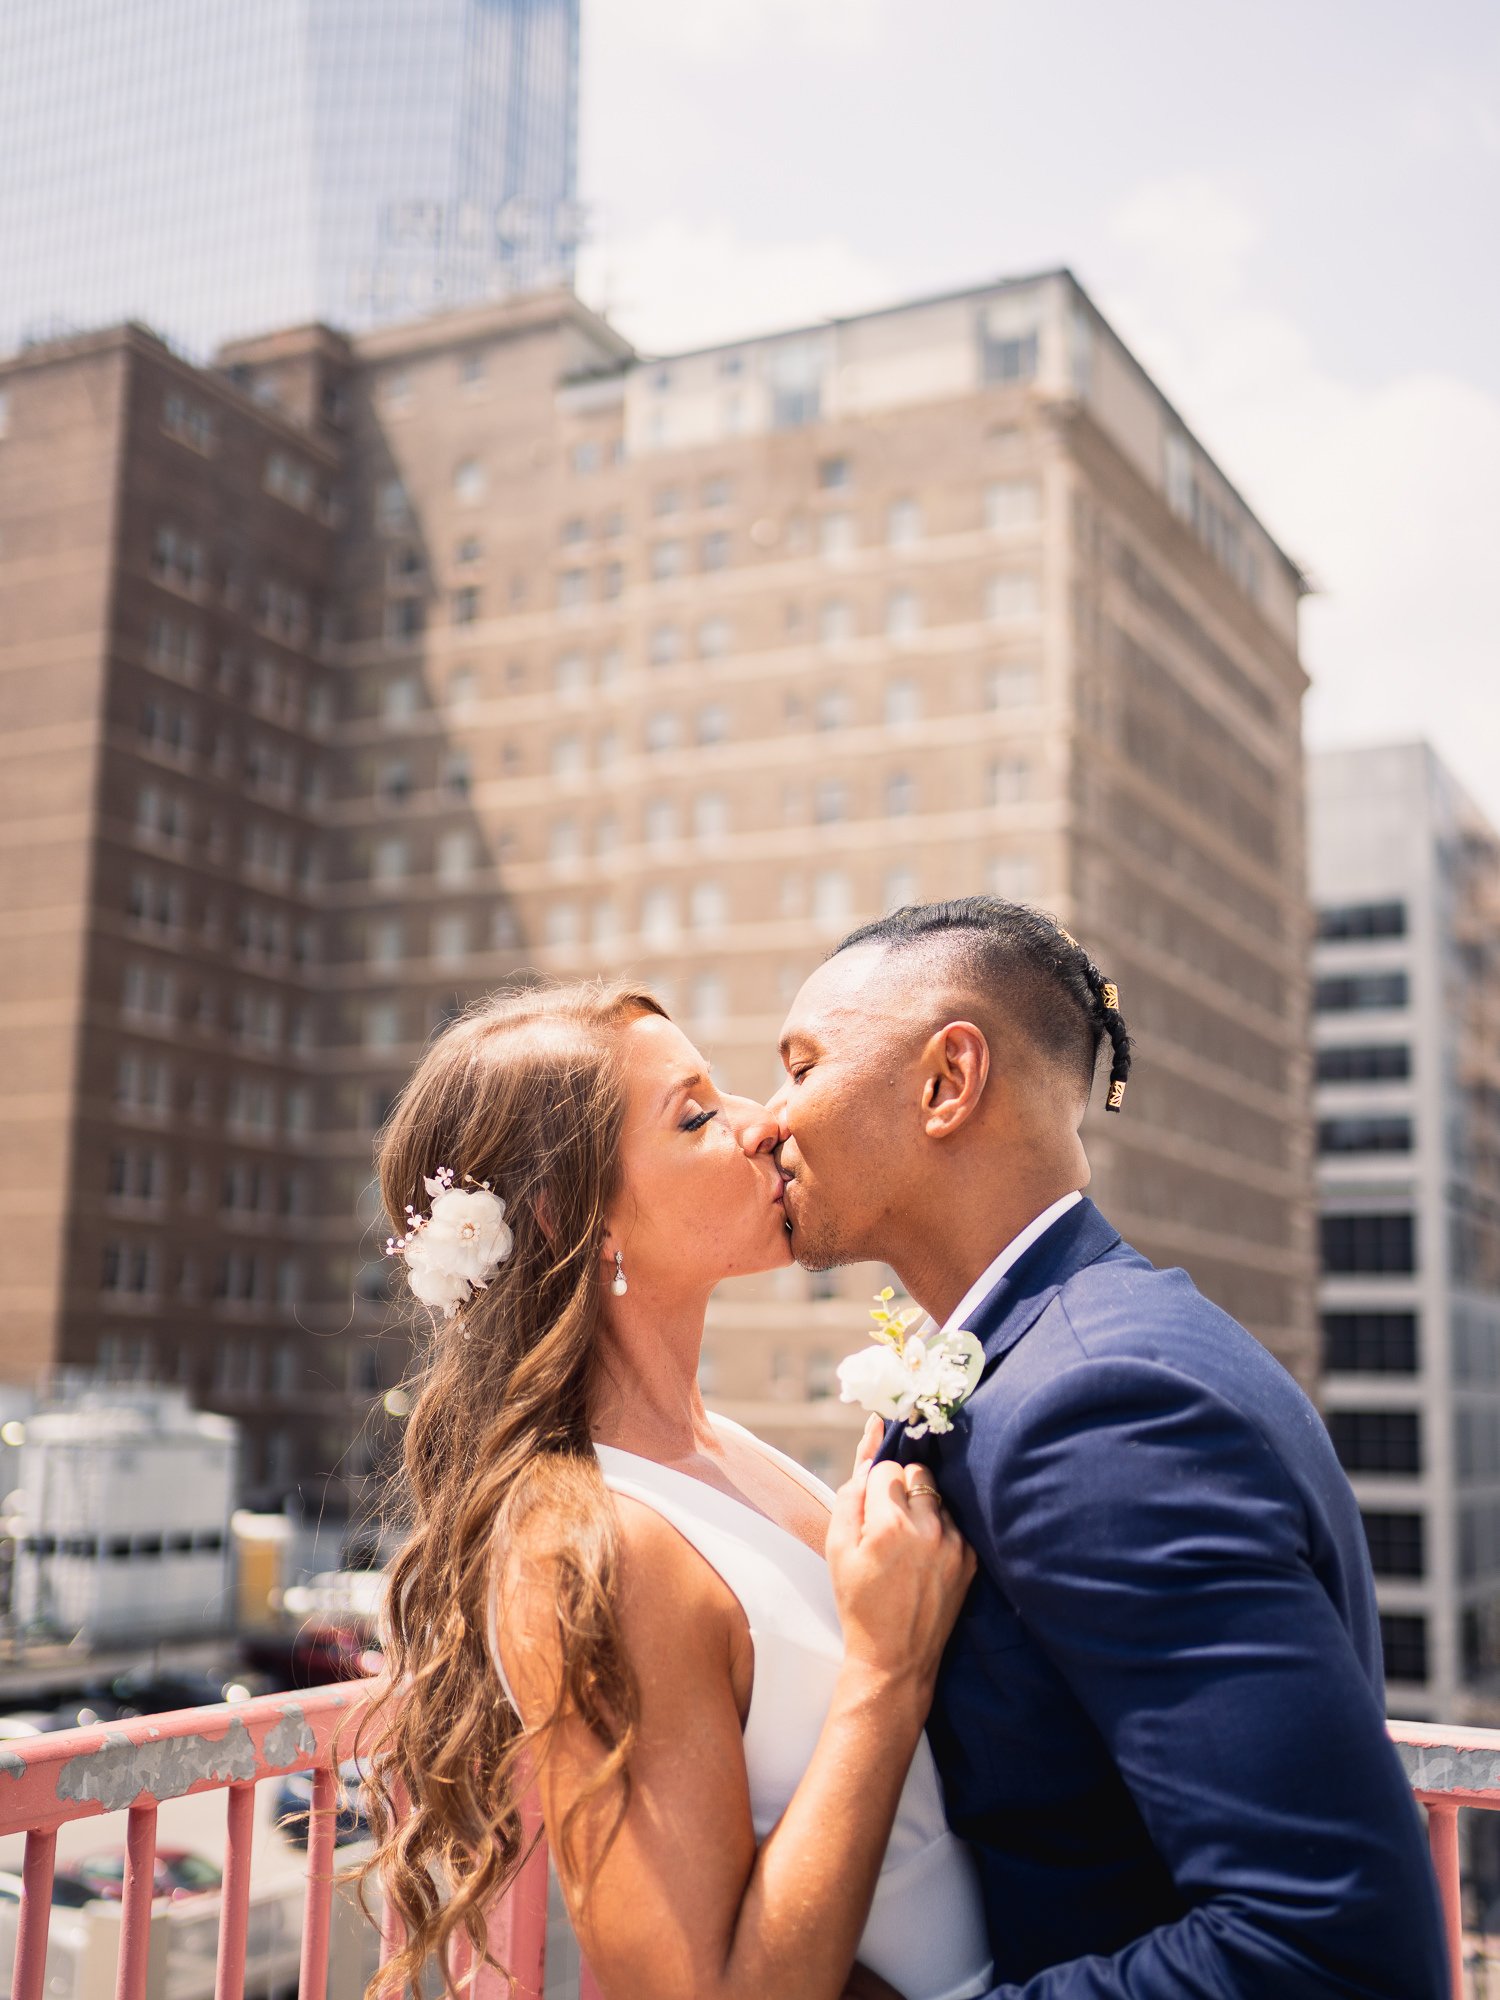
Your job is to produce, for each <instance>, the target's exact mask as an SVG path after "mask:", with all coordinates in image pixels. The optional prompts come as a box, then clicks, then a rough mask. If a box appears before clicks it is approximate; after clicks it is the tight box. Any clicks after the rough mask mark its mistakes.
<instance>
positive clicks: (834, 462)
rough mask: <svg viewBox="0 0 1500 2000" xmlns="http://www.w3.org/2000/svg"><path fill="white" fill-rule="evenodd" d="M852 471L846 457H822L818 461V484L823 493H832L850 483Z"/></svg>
mask: <svg viewBox="0 0 1500 2000" xmlns="http://www.w3.org/2000/svg"><path fill="white" fill-rule="evenodd" d="M852 479H853V473H852V471H851V469H850V465H849V461H848V459H847V458H822V459H819V461H818V484H819V486H821V487H822V489H823V491H824V492H825V493H833V492H837V491H839V490H840V489H841V488H843V487H845V486H848V485H850V484H851V482H852Z"/></svg>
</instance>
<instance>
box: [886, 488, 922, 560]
mask: <svg viewBox="0 0 1500 2000" xmlns="http://www.w3.org/2000/svg"><path fill="white" fill-rule="evenodd" d="M885 538H886V540H887V541H888V542H889V543H890V545H891V547H892V548H893V549H904V548H908V547H910V545H911V544H912V543H913V542H919V541H920V540H921V539H922V509H921V508H920V506H918V504H917V502H916V501H915V500H893V501H892V502H891V504H890V506H889V508H888V509H887V510H886V517H885Z"/></svg>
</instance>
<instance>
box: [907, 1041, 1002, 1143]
mask: <svg viewBox="0 0 1500 2000" xmlns="http://www.w3.org/2000/svg"><path fill="white" fill-rule="evenodd" d="M989 1074H990V1045H989V1043H988V1042H987V1041H986V1040H985V1038H984V1032H983V1030H982V1029H980V1028H976V1027H975V1025H974V1023H973V1022H972V1021H950V1022H949V1023H948V1025H947V1027H946V1028H939V1030H938V1031H937V1033H936V1034H935V1035H934V1036H933V1037H932V1039H931V1041H929V1042H928V1044H927V1047H926V1049H925V1050H924V1051H923V1071H922V1130H923V1132H924V1133H925V1134H926V1135H927V1137H928V1138H929V1139H946V1138H949V1137H951V1135H952V1134H953V1133H954V1132H956V1131H958V1130H959V1128H960V1127H961V1126H963V1125H965V1124H967V1123H968V1121H969V1119H971V1118H972V1117H973V1116H974V1113H975V1111H976V1110H977V1109H978V1107H979V1100H980V1098H981V1097H983V1095H984V1087H985V1084H986V1083H987V1082H988V1081H989Z"/></svg>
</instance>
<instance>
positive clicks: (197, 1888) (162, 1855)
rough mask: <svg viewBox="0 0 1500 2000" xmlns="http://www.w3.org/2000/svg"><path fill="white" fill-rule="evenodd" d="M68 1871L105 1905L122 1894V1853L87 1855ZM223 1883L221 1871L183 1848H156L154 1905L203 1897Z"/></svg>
mask: <svg viewBox="0 0 1500 2000" xmlns="http://www.w3.org/2000/svg"><path fill="white" fill-rule="evenodd" d="M72 1872H73V1874H74V1875H76V1876H77V1878H78V1880H79V1881H80V1882H82V1883H84V1884H85V1885H86V1886H87V1887H88V1889H89V1890H90V1891H91V1892H92V1893H93V1894H94V1895H96V1896H98V1897H100V1898H102V1899H103V1901H105V1902H107V1903H118V1902H119V1901H120V1899H121V1898H122V1896H123V1895H124V1893H125V1850H124V1848H123V1847H112V1848H107V1849H106V1850H105V1851H104V1852H103V1853H101V1854H91V1855H90V1856H89V1857H88V1859H87V1860H86V1861H78V1862H75V1863H74V1865H73V1869H72ZM223 1882H224V1874H223V1870H222V1869H220V1868H218V1867H217V1866H215V1864H214V1863H213V1862H212V1861H209V1860H206V1859H205V1858H204V1856H203V1855H201V1854H190V1853H189V1852H188V1851H187V1849H186V1848H183V1847H159V1848H158V1849H157V1851H156V1874H155V1879H154V1881H153V1883H152V1888H151V1894H152V1896H153V1897H154V1898H155V1900H156V1901H157V1902H165V1903H179V1902H181V1901H183V1899H184V1898H186V1897H188V1896H206V1895H209V1894H210V1893H211V1892H212V1891H213V1890H215V1889H219V1888H222V1886H223Z"/></svg>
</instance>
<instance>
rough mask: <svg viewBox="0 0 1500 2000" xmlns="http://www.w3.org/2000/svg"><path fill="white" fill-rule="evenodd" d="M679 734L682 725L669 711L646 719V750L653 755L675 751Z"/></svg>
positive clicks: (660, 710)
mask: <svg viewBox="0 0 1500 2000" xmlns="http://www.w3.org/2000/svg"><path fill="white" fill-rule="evenodd" d="M681 734H682V725H681V724H680V722H679V721H678V719H677V717H676V716H675V715H674V714H673V713H672V711H671V710H670V709H665V708H663V709H658V710H657V711H656V713H655V714H654V715H648V716H647V717H646V748H647V750H649V751H651V752H653V753H656V752H659V751H663V750H675V749H676V748H677V744H678V741H679V739H680V737H681Z"/></svg>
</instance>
